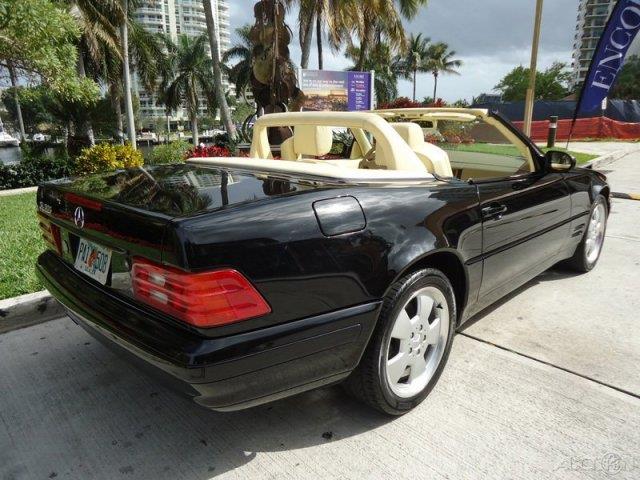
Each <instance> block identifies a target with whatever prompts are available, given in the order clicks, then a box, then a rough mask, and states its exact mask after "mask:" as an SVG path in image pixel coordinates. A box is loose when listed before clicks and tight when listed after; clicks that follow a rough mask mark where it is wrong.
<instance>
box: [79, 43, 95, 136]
mask: <svg viewBox="0 0 640 480" xmlns="http://www.w3.org/2000/svg"><path fill="white" fill-rule="evenodd" d="M76 68H77V70H78V76H79V77H80V78H85V77H86V76H87V74H86V71H85V68H84V57H83V56H82V52H81V51H79V52H78V62H77V64H76ZM78 127H80V128H79V130H80V132H82V135H84V136H85V137H86V138H87V140H88V144H89V145H91V146H93V145H95V144H96V139H95V136H94V135H93V127H92V126H91V122H90V121H89V120H86V121H83V122H82V125H78ZM77 134H78V132H76V135H77Z"/></svg>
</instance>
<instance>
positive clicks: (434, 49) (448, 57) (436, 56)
mask: <svg viewBox="0 0 640 480" xmlns="http://www.w3.org/2000/svg"><path fill="white" fill-rule="evenodd" d="M455 55H456V52H455V51H454V50H449V45H447V44H446V43H444V42H438V43H434V44H432V45H431V46H430V47H429V53H428V57H427V60H426V63H425V69H426V70H428V71H430V72H431V74H432V75H433V98H434V101H436V102H437V101H438V97H437V93H438V76H439V75H440V74H441V73H445V74H447V73H450V74H454V75H460V73H458V71H457V70H456V69H457V68H459V67H460V66H462V61H461V60H457V59H455V58H454V57H455Z"/></svg>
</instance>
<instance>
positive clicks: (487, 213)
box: [478, 173, 571, 297]
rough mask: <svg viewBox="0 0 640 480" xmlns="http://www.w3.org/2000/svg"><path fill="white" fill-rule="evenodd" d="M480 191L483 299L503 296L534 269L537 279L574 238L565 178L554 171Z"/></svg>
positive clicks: (482, 185) (480, 185)
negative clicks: (543, 269) (516, 281)
mask: <svg viewBox="0 0 640 480" xmlns="http://www.w3.org/2000/svg"><path fill="white" fill-rule="evenodd" d="M478 190H479V194H480V209H481V212H482V214H483V257H484V268H483V275H482V286H481V288H480V295H481V296H482V295H487V296H489V295H490V296H491V297H493V296H502V295H503V294H506V293H507V292H508V291H510V290H512V289H513V288H515V286H513V285H511V284H510V283H511V282H512V281H514V280H515V279H516V278H521V277H522V275H523V274H526V272H527V271H529V270H531V271H532V272H533V271H536V273H532V275H531V276H534V275H535V274H537V270H539V269H537V268H536V267H537V266H539V265H541V264H549V265H550V264H552V263H555V262H554V260H555V259H556V258H557V257H558V254H559V253H560V252H561V251H562V250H563V247H564V245H565V243H566V242H567V240H568V238H569V236H570V223H569V219H570V217H571V199H570V197H569V194H568V193H569V192H568V187H567V185H566V183H565V182H564V180H563V178H562V175H561V174H555V173H554V174H547V175H542V174H531V175H529V176H527V177H525V178H520V179H517V180H516V179H507V180H500V181H495V182H482V183H478ZM516 286H517V285H516ZM494 294H495V295H494Z"/></svg>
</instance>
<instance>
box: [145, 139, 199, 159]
mask: <svg viewBox="0 0 640 480" xmlns="http://www.w3.org/2000/svg"><path fill="white" fill-rule="evenodd" d="M190 149H191V144H189V143H187V142H185V141H182V140H178V141H177V142H171V143H169V144H166V145H158V146H157V147H155V148H154V149H153V150H152V151H151V153H150V154H149V155H148V157H147V159H146V163H147V164H149V165H163V164H167V163H182V162H184V158H185V155H186V153H187V152H188V151H189V150H190Z"/></svg>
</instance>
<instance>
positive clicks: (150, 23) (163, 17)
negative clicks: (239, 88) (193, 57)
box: [134, 0, 231, 128]
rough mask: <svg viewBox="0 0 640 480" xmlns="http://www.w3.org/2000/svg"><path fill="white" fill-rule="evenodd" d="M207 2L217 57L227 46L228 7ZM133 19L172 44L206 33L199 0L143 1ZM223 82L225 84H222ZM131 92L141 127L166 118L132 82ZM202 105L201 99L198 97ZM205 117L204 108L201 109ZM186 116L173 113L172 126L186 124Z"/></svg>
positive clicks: (220, 0) (222, 0)
mask: <svg viewBox="0 0 640 480" xmlns="http://www.w3.org/2000/svg"><path fill="white" fill-rule="evenodd" d="M209 1H210V2H211V6H212V11H213V17H214V22H216V23H217V24H218V32H219V37H218V43H219V45H220V52H221V54H222V53H223V52H225V51H226V50H228V49H229V48H230V46H231V31H230V26H229V6H228V3H227V0H209ZM135 18H136V20H137V21H138V22H140V23H141V24H142V25H143V26H144V28H145V29H147V30H148V31H150V32H160V33H165V34H166V35H169V36H170V37H171V39H172V40H173V41H176V40H177V38H178V35H189V36H193V37H195V36H198V35H201V34H202V33H203V32H206V31H207V24H206V20H205V14H204V7H203V5H202V0H146V1H143V2H141V4H140V6H139V8H138V9H137V10H136V12H135ZM225 82H226V80H225ZM134 89H135V92H136V94H137V95H138V97H139V99H140V117H141V118H142V120H143V123H144V125H143V127H145V128H149V127H152V126H153V124H154V123H155V122H157V119H158V118H159V117H162V118H166V112H165V109H164V107H163V106H162V105H157V104H156V98H155V95H153V94H152V93H151V92H147V91H145V89H144V88H143V87H142V85H141V84H140V82H139V81H138V79H137V78H136V79H135V81H134ZM201 98H203V102H204V96H202V97H201ZM201 113H202V114H205V113H206V106H204V105H203V106H202V107H201ZM188 118H189V115H188V114H187V112H186V111H183V109H180V110H178V111H177V112H174V114H173V116H172V117H171V121H172V122H186V121H187V120H188Z"/></svg>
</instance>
